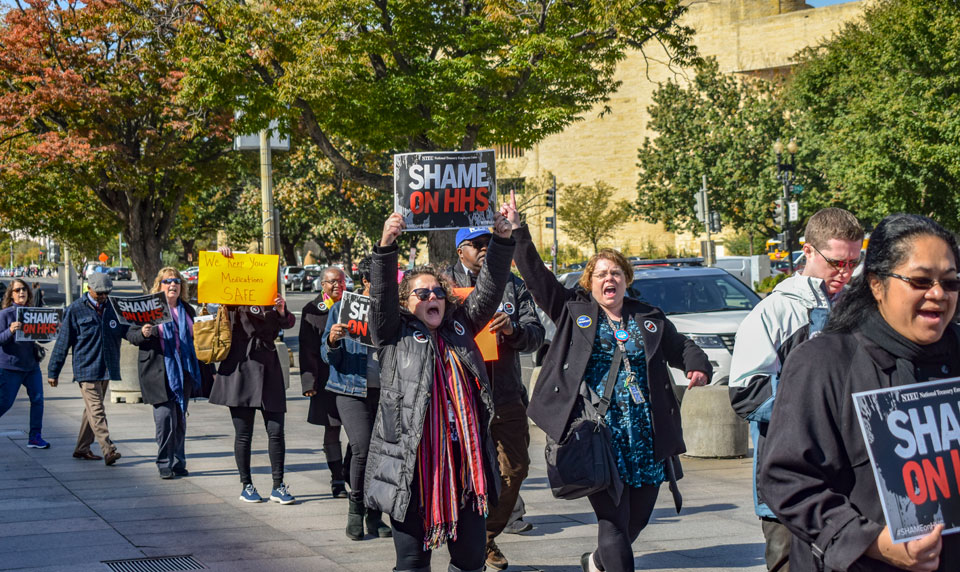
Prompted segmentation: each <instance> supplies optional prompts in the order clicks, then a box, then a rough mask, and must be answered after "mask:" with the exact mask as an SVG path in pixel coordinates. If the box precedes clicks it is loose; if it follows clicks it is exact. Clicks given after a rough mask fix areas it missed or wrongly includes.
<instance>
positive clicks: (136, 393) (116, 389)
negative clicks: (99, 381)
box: [110, 341, 143, 403]
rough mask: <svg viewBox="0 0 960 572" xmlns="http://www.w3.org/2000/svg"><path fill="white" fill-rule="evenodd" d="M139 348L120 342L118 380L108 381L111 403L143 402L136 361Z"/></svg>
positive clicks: (138, 355)
mask: <svg viewBox="0 0 960 572" xmlns="http://www.w3.org/2000/svg"><path fill="white" fill-rule="evenodd" d="M139 357H140V348H138V347H137V346H135V345H133V344H131V343H128V342H126V341H124V342H123V343H121V344H120V380H119V381H117V380H111V381H110V402H111V403H143V397H142V396H141V395H140V373H139V372H138V371H137V362H138V360H139Z"/></svg>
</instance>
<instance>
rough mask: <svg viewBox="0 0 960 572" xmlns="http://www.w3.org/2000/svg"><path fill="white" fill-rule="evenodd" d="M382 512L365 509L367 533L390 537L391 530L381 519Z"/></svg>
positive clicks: (391, 534)
mask: <svg viewBox="0 0 960 572" xmlns="http://www.w3.org/2000/svg"><path fill="white" fill-rule="evenodd" d="M381 515H382V513H381V512H380V511H379V510H372V509H367V517H366V523H367V533H369V534H372V535H374V536H377V537H379V538H390V537H391V536H393V531H392V530H390V527H389V526H387V525H386V524H384V522H383V520H381V518H380V517H381Z"/></svg>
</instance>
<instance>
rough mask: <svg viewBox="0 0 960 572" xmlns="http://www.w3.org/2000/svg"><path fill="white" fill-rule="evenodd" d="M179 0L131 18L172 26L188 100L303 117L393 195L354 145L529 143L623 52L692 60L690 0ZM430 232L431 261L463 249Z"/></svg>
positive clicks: (248, 120) (364, 177)
mask: <svg viewBox="0 0 960 572" xmlns="http://www.w3.org/2000/svg"><path fill="white" fill-rule="evenodd" d="M124 1H127V0H124ZM131 1H132V0H131ZM178 6H181V7H182V8H180V9H181V10H182V12H181V13H179V14H177V13H176V11H175V10H171V9H169V6H167V5H160V6H159V7H157V6H155V7H153V8H152V9H147V8H142V7H139V6H137V7H135V9H137V10H138V11H139V13H140V14H142V15H143V16H145V17H149V18H150V19H151V20H153V21H155V22H159V23H163V24H164V25H167V26H170V27H173V28H176V29H177V38H178V41H179V47H180V49H182V50H183V53H184V54H185V55H186V56H187V57H188V62H187V67H188V75H187V77H186V78H185V79H184V84H183V85H184V86H185V91H184V95H185V96H186V97H188V98H189V99H191V100H193V101H196V102H199V103H200V104H201V105H203V106H204V107H207V106H214V107H216V106H219V105H237V104H238V102H242V103H240V104H241V105H242V106H243V107H244V110H245V114H244V119H243V122H244V123H245V126H244V129H248V130H251V131H252V130H256V129H259V128H261V127H263V126H265V125H266V122H267V121H269V120H270V119H273V118H277V117H280V118H282V119H285V120H286V121H288V122H289V123H298V124H299V126H300V128H302V129H303V130H304V131H305V132H306V133H307V134H308V135H309V137H310V139H311V141H312V142H313V144H315V145H316V146H317V148H318V149H319V150H320V151H321V152H322V153H323V155H324V156H325V157H326V158H327V159H328V160H329V161H330V163H331V164H332V166H333V168H334V169H335V170H336V172H337V173H338V174H339V176H340V177H342V178H343V179H344V180H345V181H346V180H349V181H352V182H354V183H356V184H360V185H365V186H368V187H372V188H374V189H377V190H379V191H380V192H384V193H389V192H391V191H392V188H391V187H392V177H391V176H390V171H389V169H388V170H382V169H379V168H373V167H377V166H379V163H378V162H375V163H374V164H372V165H371V164H367V165H364V164H361V163H359V162H357V161H355V160H353V159H351V157H350V153H348V152H345V150H344V147H343V145H344V143H349V144H350V145H352V146H353V147H354V148H362V149H366V150H369V152H371V153H378V154H381V155H386V156H389V155H390V154H391V153H395V152H403V151H435V150H471V149H475V148H478V147H487V146H492V145H496V144H499V143H510V144H512V145H514V146H517V147H521V148H527V147H530V146H532V145H533V144H534V143H536V142H538V141H540V140H542V139H543V138H544V137H546V136H547V135H550V134H553V133H558V132H560V131H562V130H563V129H564V128H566V127H567V126H568V125H570V124H571V123H572V122H574V121H576V120H577V119H578V118H579V117H580V116H581V115H582V114H583V113H586V112H588V111H589V110H591V109H592V108H593V107H594V106H595V105H598V104H599V105H603V104H605V103H606V101H607V100H608V98H609V96H610V94H611V93H613V92H614V91H615V90H616V89H617V87H618V86H619V82H618V81H616V80H615V79H614V72H615V70H616V67H617V64H618V63H619V62H620V61H622V60H623V58H624V57H625V55H626V53H627V51H628V50H635V49H639V50H645V49H649V44H650V43H653V44H654V45H655V46H657V50H658V51H657V55H658V57H661V56H660V51H661V47H662V48H663V49H665V50H666V52H667V57H668V58H677V59H679V60H688V59H690V58H691V57H692V56H693V55H694V47H693V46H692V44H691V42H690V35H691V33H692V32H691V30H690V29H689V28H687V27H684V26H681V25H680V24H678V19H679V18H680V16H681V15H682V14H683V13H684V11H685V7H684V3H683V2H682V1H681V0H662V1H658V2H649V1H645V0H617V1H614V2H609V1H600V0H569V1H566V2H553V1H549V0H486V1H484V0H480V1H476V2H464V1H462V0H457V1H455V0H439V1H435V2H423V1H422V0H395V1H392V2H387V1H386V0H315V1H312V2H271V1H269V0H268V1H266V2H251V3H243V2H237V1H236V0H201V1H198V2H191V3H184V4H180V5H178ZM178 16H179V17H178ZM388 164H390V163H388ZM344 189H345V188H344ZM345 193H346V190H343V191H341V193H340V195H339V198H340V199H344V198H345ZM441 235H443V236H445V237H446V239H447V240H446V242H445V244H444V245H441V244H439V243H437V242H436V241H435V239H437V237H439V236H441ZM430 239H431V241H432V242H433V246H432V247H431V256H441V257H443V256H452V254H453V244H452V234H451V233H431V237H430ZM441 242H442V241H441ZM443 247H445V248H443ZM441 251H442V252H441Z"/></svg>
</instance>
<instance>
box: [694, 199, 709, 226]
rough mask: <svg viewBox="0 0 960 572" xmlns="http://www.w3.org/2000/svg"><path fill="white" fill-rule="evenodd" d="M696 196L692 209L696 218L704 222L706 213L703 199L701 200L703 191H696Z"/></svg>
mask: <svg viewBox="0 0 960 572" xmlns="http://www.w3.org/2000/svg"><path fill="white" fill-rule="evenodd" d="M696 197H697V202H696V203H695V204H694V205H693V209H694V211H695V212H696V215H697V220H698V221H700V222H705V221H706V216H707V215H706V213H705V211H706V205H705V204H704V200H703V199H704V196H703V192H701V191H697V195H696Z"/></svg>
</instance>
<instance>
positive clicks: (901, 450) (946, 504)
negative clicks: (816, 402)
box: [853, 378, 960, 543]
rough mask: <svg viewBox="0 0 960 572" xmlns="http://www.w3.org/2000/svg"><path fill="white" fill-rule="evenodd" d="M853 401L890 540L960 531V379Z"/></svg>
mask: <svg viewBox="0 0 960 572" xmlns="http://www.w3.org/2000/svg"><path fill="white" fill-rule="evenodd" d="M853 399H854V407H855V408H856V411H857V417H858V418H859V419H860V430H861V431H862V432H863V439H864V442H865V443H866V445H867V452H868V453H869V455H870V461H871V463H872V466H873V474H874V477H875V478H876V481H877V491H878V492H879V494H880V502H881V504H882V506H883V514H884V516H885V517H886V519H887V525H888V526H889V527H890V535H891V536H892V537H893V541H894V542H897V543H899V542H906V541H908V540H913V539H915V538H920V537H922V536H925V535H926V534H927V533H929V532H930V531H931V530H932V529H933V527H934V526H936V525H938V524H943V525H944V530H943V532H944V534H946V533H948V532H951V531H956V530H958V529H960V378H952V379H945V380H940V381H930V382H926V383H916V384H912V385H905V386H899V387H892V388H887V389H879V390H875V391H865V392H862V393H855V394H853Z"/></svg>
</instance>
